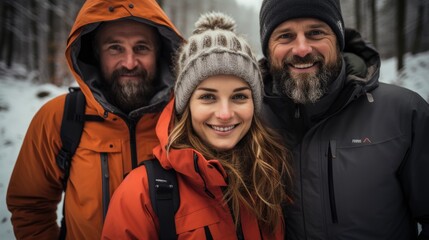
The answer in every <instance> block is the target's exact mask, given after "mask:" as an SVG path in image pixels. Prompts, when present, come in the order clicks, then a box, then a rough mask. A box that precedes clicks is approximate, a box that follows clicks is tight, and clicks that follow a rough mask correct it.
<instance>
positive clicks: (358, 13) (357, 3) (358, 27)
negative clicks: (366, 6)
mask: <svg viewBox="0 0 429 240" xmlns="http://www.w3.org/2000/svg"><path fill="white" fill-rule="evenodd" d="M361 16H362V14H361V1H360V0H355V19H356V20H355V24H356V30H358V31H359V32H361V31H362V18H361Z"/></svg>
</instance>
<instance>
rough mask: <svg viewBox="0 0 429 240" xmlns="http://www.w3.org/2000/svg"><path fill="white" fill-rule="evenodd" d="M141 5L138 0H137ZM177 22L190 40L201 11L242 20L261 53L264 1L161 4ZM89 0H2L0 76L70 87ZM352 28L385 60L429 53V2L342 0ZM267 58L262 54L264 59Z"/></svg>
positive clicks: (167, 0)
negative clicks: (13, 74) (70, 45)
mask: <svg viewBox="0 0 429 240" xmlns="http://www.w3.org/2000/svg"><path fill="white" fill-rule="evenodd" d="M136 1H137V0H136ZM157 1H158V3H159V4H160V5H161V7H162V8H163V9H164V10H165V12H166V13H167V15H168V16H169V17H170V18H171V20H172V21H173V23H174V24H175V25H176V27H177V28H178V29H179V31H180V32H181V33H182V34H183V36H184V37H188V36H189V35H190V34H191V31H192V29H193V27H194V26H193V24H194V22H195V21H196V20H197V19H198V17H199V16H200V15H201V13H204V12H207V11H211V10H217V11H222V12H225V13H227V14H229V15H231V16H232V17H233V18H235V19H236V21H237V31H238V32H239V33H241V34H242V35H245V36H246V37H247V38H248V39H249V41H250V43H251V45H252V47H253V49H254V51H255V52H257V53H258V54H260V53H261V51H260V42H259V8H260V5H261V2H262V1H261V0H157ZM83 2H84V0H67V1H64V0H1V1H0V63H2V64H0V74H1V71H6V70H7V69H8V68H12V67H13V65H14V64H18V65H19V66H21V67H23V68H24V69H25V70H26V73H27V74H26V79H28V76H30V78H29V79H30V81H32V82H35V83H53V84H55V85H56V86H63V85H70V84H71V83H73V81H74V80H73V79H72V78H71V75H70V74H69V71H68V67H67V64H66V61H65V58H64V51H65V46H66V40H67V37H68V34H69V31H70V29H71V26H72V24H73V22H74V19H75V16H76V14H77V12H78V11H79V9H80V7H81V6H82V4H83ZM340 2H341V7H342V11H343V16H344V21H345V25H346V27H351V28H355V29H358V30H359V31H360V32H361V33H362V36H363V37H364V38H365V39H367V40H368V41H370V42H372V43H373V44H374V45H375V46H376V47H377V48H378V50H379V51H380V53H381V56H382V57H383V58H391V57H396V58H397V60H398V61H397V69H398V70H400V69H402V68H403V66H404V64H406V63H404V61H403V55H404V54H405V53H408V52H409V53H412V54H416V53H419V52H423V51H428V50H429V1H428V0H378V1H376V0H341V1H340ZM260 56H261V55H260Z"/></svg>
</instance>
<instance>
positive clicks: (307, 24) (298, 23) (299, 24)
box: [274, 18, 332, 32]
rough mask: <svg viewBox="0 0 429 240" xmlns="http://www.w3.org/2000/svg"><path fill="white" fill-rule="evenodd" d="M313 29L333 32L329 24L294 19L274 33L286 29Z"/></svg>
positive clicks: (283, 23) (316, 20)
mask: <svg viewBox="0 0 429 240" xmlns="http://www.w3.org/2000/svg"><path fill="white" fill-rule="evenodd" d="M311 28H327V29H329V30H331V28H330V27H329V25H328V24H326V23H325V22H323V21H321V20H319V19H316V18H293V19H289V20H287V21H284V22H282V23H280V24H279V25H278V26H277V27H276V28H275V29H274V32H276V31H279V30H285V29H290V30H297V29H311ZM331 31H332V30H331Z"/></svg>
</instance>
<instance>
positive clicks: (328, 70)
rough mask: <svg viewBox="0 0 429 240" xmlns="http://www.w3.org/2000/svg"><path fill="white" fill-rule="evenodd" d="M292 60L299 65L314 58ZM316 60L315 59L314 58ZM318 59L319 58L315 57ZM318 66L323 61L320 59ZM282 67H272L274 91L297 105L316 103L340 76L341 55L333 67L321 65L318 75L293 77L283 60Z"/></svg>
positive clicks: (297, 75)
mask: <svg viewBox="0 0 429 240" xmlns="http://www.w3.org/2000/svg"><path fill="white" fill-rule="evenodd" d="M296 58H298V57H295V60H290V61H289V62H291V61H294V62H299V63H305V62H309V59H311V58H312V56H308V57H305V58H299V59H298V60H296ZM313 58H314V57H313ZM315 58H317V57H315ZM318 60H319V61H318V63H317V64H321V63H322V62H323V59H320V57H319V59H318ZM282 65H283V66H282V67H280V68H278V67H276V66H274V65H271V75H272V76H273V80H274V89H275V90H276V91H278V92H279V93H280V94H281V95H285V96H288V97H289V98H291V99H292V100H293V101H294V102H295V103H300V104H308V103H315V102H317V101H318V100H319V99H320V98H322V97H323V95H325V93H326V92H327V91H328V86H329V84H330V83H331V82H332V81H334V78H335V77H336V76H338V75H339V73H340V70H341V55H339V56H338V61H337V62H336V63H334V64H331V65H325V64H323V65H321V66H320V69H319V71H318V72H317V73H316V74H308V73H303V74H296V75H295V76H292V75H291V74H290V72H289V69H288V68H289V67H288V64H287V63H286V61H285V60H283V63H282Z"/></svg>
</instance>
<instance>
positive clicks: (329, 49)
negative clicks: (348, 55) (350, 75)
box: [322, 40, 338, 64]
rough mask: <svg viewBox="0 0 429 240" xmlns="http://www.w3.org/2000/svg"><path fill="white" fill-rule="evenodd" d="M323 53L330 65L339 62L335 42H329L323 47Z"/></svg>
mask: <svg viewBox="0 0 429 240" xmlns="http://www.w3.org/2000/svg"><path fill="white" fill-rule="evenodd" d="M322 51H323V53H322V54H323V55H324V56H325V59H326V61H327V63H328V64H333V63H335V62H336V61H337V57H338V48H337V45H336V41H335V40H331V41H329V42H327V44H326V45H325V46H323V48H322Z"/></svg>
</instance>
